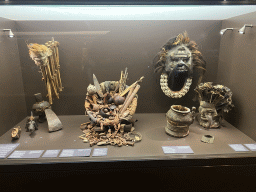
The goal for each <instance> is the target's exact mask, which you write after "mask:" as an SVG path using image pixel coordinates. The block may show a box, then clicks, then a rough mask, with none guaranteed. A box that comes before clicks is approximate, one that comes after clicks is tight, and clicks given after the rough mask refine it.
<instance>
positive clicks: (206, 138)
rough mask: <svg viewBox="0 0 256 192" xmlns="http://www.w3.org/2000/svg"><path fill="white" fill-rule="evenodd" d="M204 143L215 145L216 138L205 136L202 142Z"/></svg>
mask: <svg viewBox="0 0 256 192" xmlns="http://www.w3.org/2000/svg"><path fill="white" fill-rule="evenodd" d="M201 141H202V142H204V143H213V141H214V136H211V135H204V136H203V137H202V140H201Z"/></svg>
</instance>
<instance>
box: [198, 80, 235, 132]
mask: <svg viewBox="0 0 256 192" xmlns="http://www.w3.org/2000/svg"><path fill="white" fill-rule="evenodd" d="M195 91H196V93H197V99H198V100H199V102H200V107H199V114H198V116H197V120H198V121H199V124H200V125H201V126H203V127H205V128H218V127H220V123H221V121H222V119H223V114H224V112H228V111H229V110H230V109H231V108H232V107H234V105H233V104H232V92H231V91H230V89H229V88H228V87H225V86H224V85H213V83H212V82H206V83H201V84H199V85H198V86H197V87H196V88H195Z"/></svg>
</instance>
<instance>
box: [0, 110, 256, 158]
mask: <svg viewBox="0 0 256 192" xmlns="http://www.w3.org/2000/svg"><path fill="white" fill-rule="evenodd" d="M59 118H60V120H61V122H62V124H63V126H64V127H65V129H62V130H60V131H57V132H52V133H49V132H48V128H47V122H44V123H42V124H39V127H38V130H37V131H35V132H34V134H33V135H31V136H30V135H29V133H27V132H26V131H25V129H24V127H25V123H26V118H25V119H24V120H23V121H21V122H20V123H19V124H18V125H19V126H21V128H22V134H21V137H20V139H19V140H17V141H15V142H16V143H20V145H19V146H18V147H17V148H16V150H56V149H60V150H63V149H70V148H72V149H85V148H91V149H92V151H93V149H94V148H108V152H107V156H102V157H101V158H98V157H93V156H90V157H86V158H85V157H77V158H74V161H75V160H77V159H81V158H84V159H85V160H86V161H87V160H93V159H95V160H99V159H100V160H104V159H106V160H111V159H125V160H128V159H139V160H142V159H148V158H152V159H160V158H166V157H168V158H175V156H179V157H180V158H192V157H193V158H197V156H200V158H202V156H203V155H205V156H209V155H210V156H214V155H217V156H220V155H223V156H225V157H226V156H229V155H233V156H236V155H239V154H240V153H238V152H236V151H234V150H233V149H232V148H231V147H230V146H229V144H232V143H241V144H254V143H256V142H255V141H254V140H252V139H251V138H249V137H248V136H246V135H245V134H244V133H242V132H241V131H239V130H238V129H236V128H235V127H233V126H232V125H230V124H229V123H227V122H225V121H224V126H223V127H221V128H220V129H211V130H207V129H204V128H203V127H201V126H200V125H199V124H198V123H197V121H195V122H194V123H193V124H192V125H191V126H190V129H189V135H188V136H187V137H184V138H175V137H171V136H169V135H167V134H166V132H165V126H166V119H165V114H164V113H155V114H135V115H134V118H136V119H138V120H139V121H138V122H136V123H135V131H138V132H140V133H141V134H142V136H143V138H142V140H141V141H140V142H138V143H135V145H134V146H128V147H127V146H122V147H116V146H111V145H107V146H102V147H100V146H97V145H95V146H93V147H90V146H89V143H83V140H82V139H79V136H80V135H82V134H83V132H82V131H81V129H80V125H81V123H85V122H87V121H88V117H86V116H85V115H73V116H59ZM18 125H16V126H18ZM10 135H11V129H10V130H9V131H8V132H6V133H5V134H4V135H2V136H1V137H0V144H6V143H10V142H11V136H10ZM203 135H212V136H214V138H215V140H214V143H213V144H207V143H203V142H202V141H201V139H202V136H203ZM15 142H14V144H15ZM162 146H190V147H191V149H193V152H194V154H181V155H180V154H164V153H163V150H162ZM248 154H252V152H251V151H249V152H243V153H242V155H248ZM69 158H72V157H69ZM69 158H60V157H57V158H54V162H58V161H61V162H63V161H67V160H68V159H69ZM39 159H40V161H43V162H44V161H45V162H50V161H51V158H42V157H40V158H39ZM34 161H37V159H34ZM1 162H2V163H10V162H8V159H0V163H1ZM12 162H13V161H12Z"/></svg>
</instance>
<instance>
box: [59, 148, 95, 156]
mask: <svg viewBox="0 0 256 192" xmlns="http://www.w3.org/2000/svg"><path fill="white" fill-rule="evenodd" d="M90 154H91V149H63V150H62V152H61V154H60V156H59V157H88V156H90Z"/></svg>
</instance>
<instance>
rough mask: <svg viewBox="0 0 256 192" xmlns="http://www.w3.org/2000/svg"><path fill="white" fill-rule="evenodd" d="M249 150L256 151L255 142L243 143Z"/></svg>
mask: <svg viewBox="0 0 256 192" xmlns="http://www.w3.org/2000/svg"><path fill="white" fill-rule="evenodd" d="M244 145H245V146H246V147H247V148H248V149H250V150H251V151H256V143H253V144H244Z"/></svg>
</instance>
